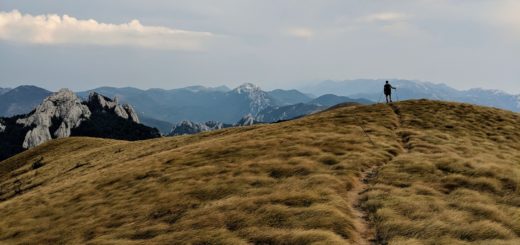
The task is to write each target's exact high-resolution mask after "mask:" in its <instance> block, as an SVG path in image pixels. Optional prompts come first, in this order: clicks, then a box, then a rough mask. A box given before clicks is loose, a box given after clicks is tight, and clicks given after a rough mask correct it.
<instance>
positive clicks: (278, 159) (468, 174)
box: [0, 101, 520, 244]
mask: <svg viewBox="0 0 520 245" xmlns="http://www.w3.org/2000/svg"><path fill="white" fill-rule="evenodd" d="M519 123H520V116H518V114H514V113H510V112H505V111H500V110H495V109H490V108H482V107H476V106H469V105H464V104H455V103H442V102H430V101H408V102H402V103H397V107H393V108H392V107H390V106H386V105H372V106H351V107H342V108H337V109H334V110H330V111H326V112H322V113H319V114H315V115H312V116H309V117H305V118H301V119H298V120H295V121H290V122H284V123H279V124H271V125H261V126H253V127H246V128H233V129H225V130H220V131H215V132H210V133H203V134H199V135H194V136H181V137H172V138H161V139H154V140H148V141H139V142H125V141H113V140H101V139H93V138H68V139H61V140H55V141H52V142H49V143H47V144H44V145H43V146H41V147H37V148H35V149H32V150H29V151H27V152H24V153H22V154H19V155H17V156H15V157H13V158H10V159H8V160H6V161H4V162H1V163H0V213H2V214H3V218H2V219H0V243H2V242H4V243H8V244H9V243H31V242H32V243H34V242H35V241H38V242H42V243H53V244H56V243H94V244H118V243H121V244H133V243H135V244H143V243H146V244H150V243H152V244H153V243H156V244H172V243H192V244H248V243H256V244H310V243H316V244H360V243H366V239H367V237H365V235H364V234H365V233H366V231H365V230H364V229H366V224H365V223H366V222H367V221H366V220H364V219H363V218H360V217H358V215H357V213H358V212H357V210H356V209H357V208H356V203H357V201H358V200H357V199H358V197H357V196H358V195H357V191H358V190H359V189H360V188H361V187H363V186H364V185H366V184H364V183H363V182H362V180H361V177H362V176H365V175H367V172H369V173H368V176H369V178H368V179H366V182H368V187H367V190H366V191H363V193H362V194H361V196H360V200H361V203H360V205H361V208H362V209H363V210H365V211H366V212H367V213H368V218H369V223H370V225H371V226H373V227H374V228H376V233H377V237H376V238H377V241H378V242H389V243H393V244H403V243H407V244H423V243H426V244H443V243H444V244H446V243H451V244H456V243H461V244H464V243H469V242H482V244H489V243H493V242H495V243H497V244H507V243H514V242H515V241H519V240H518V236H519V234H520V227H519V225H518V224H520V217H519V216H520V208H519V207H520V193H519V189H520V188H519V187H520V178H519V176H520V173H519V170H520V167H519V162H520V151H519V149H518V148H520V143H518V142H520V131H519ZM360 126H363V128H364V129H365V130H366V133H367V134H368V135H369V136H370V138H371V140H372V141H373V142H374V143H375V145H372V144H371V142H370V141H369V139H368V138H367V137H366V135H365V134H364V132H363V130H362V129H361V127H360ZM363 188H365V187H363Z"/></svg>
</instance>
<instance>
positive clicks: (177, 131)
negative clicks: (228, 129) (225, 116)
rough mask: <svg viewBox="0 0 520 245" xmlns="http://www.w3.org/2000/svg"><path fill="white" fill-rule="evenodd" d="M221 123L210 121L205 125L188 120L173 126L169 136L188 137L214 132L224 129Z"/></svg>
mask: <svg viewBox="0 0 520 245" xmlns="http://www.w3.org/2000/svg"><path fill="white" fill-rule="evenodd" d="M225 126H226V125H224V124H223V123H221V122H216V121H208V122H205V123H196V122H192V121H188V120H184V121H181V122H179V123H177V124H176V125H175V126H173V128H172V131H171V132H170V134H169V136H175V135H186V134H197V133H201V132H207V131H213V130H218V129H222V128H224V127H225Z"/></svg>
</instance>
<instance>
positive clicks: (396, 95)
mask: <svg viewBox="0 0 520 245" xmlns="http://www.w3.org/2000/svg"><path fill="white" fill-rule="evenodd" d="M395 98H396V99H397V102H399V95H398V94H397V89H396V90H395Z"/></svg>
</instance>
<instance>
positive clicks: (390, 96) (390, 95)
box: [388, 94, 393, 103]
mask: <svg viewBox="0 0 520 245" xmlns="http://www.w3.org/2000/svg"><path fill="white" fill-rule="evenodd" d="M388 97H389V98H390V103H392V102H393V101H392V94H389V95H388Z"/></svg>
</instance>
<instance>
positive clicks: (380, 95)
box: [377, 93, 383, 104]
mask: <svg viewBox="0 0 520 245" xmlns="http://www.w3.org/2000/svg"><path fill="white" fill-rule="evenodd" d="M382 96H383V93H381V94H379V99H378V100H377V103H378V104H379V103H381V97H382Z"/></svg>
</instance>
